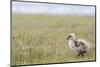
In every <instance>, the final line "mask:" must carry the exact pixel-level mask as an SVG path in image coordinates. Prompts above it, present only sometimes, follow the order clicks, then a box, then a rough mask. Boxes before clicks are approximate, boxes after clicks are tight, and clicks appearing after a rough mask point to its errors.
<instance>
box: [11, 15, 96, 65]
mask: <svg viewBox="0 0 100 67" xmlns="http://www.w3.org/2000/svg"><path fill="white" fill-rule="evenodd" d="M71 32H74V33H76V35H77V37H78V38H84V39H86V40H88V41H90V42H91V44H92V48H91V49H90V51H89V52H88V53H87V54H86V56H85V57H84V58H82V57H79V58H76V54H74V52H73V51H72V50H71V49H70V48H69V47H68V45H67V41H66V40H65V39H66V37H67V36H68V34H70V33H71ZM12 37H13V38H12V65H24V64H45V63H60V62H77V61H92V60H95V17H89V16H60V15H58V16H52V15H51V16H50V15H28V14H13V15H12Z"/></svg>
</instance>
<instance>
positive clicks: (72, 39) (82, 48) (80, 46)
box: [66, 33, 90, 57]
mask: <svg viewBox="0 0 100 67" xmlns="http://www.w3.org/2000/svg"><path fill="white" fill-rule="evenodd" d="M66 39H67V41H68V46H69V48H70V49H71V50H73V51H74V52H75V53H77V56H78V57H79V56H82V57H84V54H85V53H87V51H88V50H89V48H90V43H89V42H88V41H86V40H84V39H77V38H76V35H75V33H71V34H69V36H68V37H67V38H66Z"/></svg>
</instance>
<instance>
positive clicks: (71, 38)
mask: <svg viewBox="0 0 100 67" xmlns="http://www.w3.org/2000/svg"><path fill="white" fill-rule="evenodd" d="M66 39H67V40H75V39H76V37H75V34H74V33H71V34H69V36H68V37H67V38H66Z"/></svg>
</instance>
